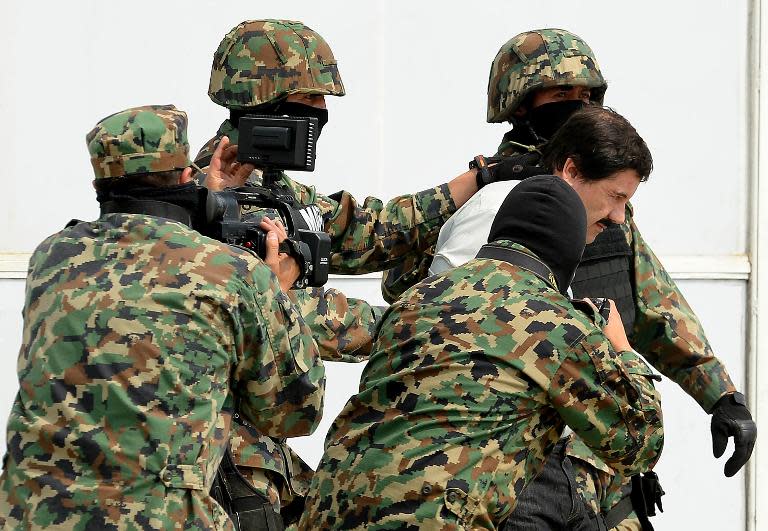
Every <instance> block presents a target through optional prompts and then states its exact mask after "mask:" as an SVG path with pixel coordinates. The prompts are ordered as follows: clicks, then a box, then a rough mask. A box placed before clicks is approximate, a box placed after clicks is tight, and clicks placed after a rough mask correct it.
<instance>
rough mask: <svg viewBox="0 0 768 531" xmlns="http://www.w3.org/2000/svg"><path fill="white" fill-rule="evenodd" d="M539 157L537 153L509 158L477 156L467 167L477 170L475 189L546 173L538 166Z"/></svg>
mask: <svg viewBox="0 0 768 531" xmlns="http://www.w3.org/2000/svg"><path fill="white" fill-rule="evenodd" d="M540 161H541V155H540V154H539V153H537V152H534V153H523V154H518V155H512V156H509V157H484V156H482V155H478V156H477V157H475V158H474V159H473V160H472V161H471V162H470V163H469V167H470V169H471V168H477V188H478V189H480V188H482V187H483V186H485V185H486V184H490V183H495V182H499V181H522V180H523V179H526V178H528V177H534V176H536V175H546V174H547V173H548V172H547V171H546V170H545V169H544V168H541V167H539V166H538V164H539V162H540Z"/></svg>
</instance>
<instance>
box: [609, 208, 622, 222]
mask: <svg viewBox="0 0 768 531" xmlns="http://www.w3.org/2000/svg"><path fill="white" fill-rule="evenodd" d="M608 219H610V220H611V221H613V222H614V223H616V224H618V225H621V224H622V223H624V220H625V219H626V216H625V215H624V205H621V206H620V207H616V208H614V209H613V210H611V213H610V214H609V215H608Z"/></svg>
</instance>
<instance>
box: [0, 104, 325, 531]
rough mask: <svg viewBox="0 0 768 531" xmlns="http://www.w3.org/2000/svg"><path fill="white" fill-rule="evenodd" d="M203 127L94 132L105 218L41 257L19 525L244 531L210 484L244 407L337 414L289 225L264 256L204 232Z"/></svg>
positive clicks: (32, 309)
mask: <svg viewBox="0 0 768 531" xmlns="http://www.w3.org/2000/svg"><path fill="white" fill-rule="evenodd" d="M186 127H187V117H186V114H184V113H183V112H181V111H179V110H177V109H176V108H174V107H173V106H170V105H166V106H146V107H137V108H132V109H128V110H125V111H122V112H119V113H116V114H113V115H111V116H109V117H107V118H105V119H104V120H102V121H100V122H99V123H98V124H97V126H96V127H95V128H94V129H93V130H92V131H91V132H90V133H89V134H88V135H87V138H86V140H87V143H88V150H89V152H90V154H91V162H92V164H93V168H94V172H95V174H96V178H95V180H94V186H95V188H96V190H97V196H98V200H99V203H100V207H101V216H100V217H99V219H98V220H96V221H93V222H82V221H77V220H73V221H72V222H71V223H70V224H69V225H68V226H67V228H65V229H64V230H63V231H61V232H59V233H57V234H54V235H53V236H50V237H49V238H47V239H46V240H45V241H44V242H43V243H42V244H40V245H39V246H38V248H37V249H36V250H35V252H34V253H33V255H32V258H31V259H30V266H29V275H28V277H27V290H26V300H25V304H24V337H23V344H22V347H21V350H20V352H19V362H18V377H19V384H20V389H19V391H18V394H17V395H16V399H15V401H14V404H13V409H12V411H11V415H10V418H9V420H8V430H7V437H8V438H7V448H8V453H7V454H6V456H5V459H4V470H3V474H2V476H0V527H2V528H3V529H43V528H45V529H49V528H56V529H138V528H141V529H147V530H166V529H193V528H194V529H215V530H225V529H226V530H232V529H233V527H232V522H231V521H230V519H229V518H228V516H227V514H226V513H225V512H224V510H223V509H222V508H221V507H220V506H219V505H218V504H217V503H215V502H214V500H213V498H212V497H211V495H210V489H211V485H212V482H213V478H214V474H215V473H216V470H217V468H218V466H219V463H220V462H221V460H222V457H223V456H224V454H225V449H226V448H227V444H228V443H229V436H230V425H231V422H232V416H233V413H232V410H233V405H234V403H237V411H238V414H239V415H241V416H242V417H244V418H245V419H246V420H247V422H249V423H250V424H252V425H253V426H256V427H257V428H258V429H259V430H261V431H262V432H263V433H266V434H269V435H271V436H273V437H278V438H279V437H292V436H299V435H307V434H310V433H311V432H312V431H313V430H314V429H315V427H316V426H317V424H318V423H319V421H320V417H321V412H322V404H323V389H324V385H325V377H324V370H323V365H322V362H321V361H320V359H319V355H318V351H317V347H316V345H315V344H314V342H313V340H312V336H311V333H310V331H309V329H308V328H307V326H306V324H305V323H304V320H303V318H302V316H301V314H300V313H299V311H298V310H297V309H296V308H295V307H294V306H293V305H292V304H291V302H290V301H289V300H288V299H287V297H286V295H285V293H284V290H287V289H288V287H289V286H291V285H292V284H293V282H294V281H295V280H296V276H297V275H296V273H297V272H298V268H297V267H295V264H293V265H294V267H291V262H293V259H292V258H290V257H288V256H287V255H279V254H278V246H279V243H280V241H281V240H282V239H284V238H285V230H284V229H283V228H282V226H281V225H280V224H279V223H276V222H272V221H270V220H265V221H264V222H263V224H262V228H263V229H264V230H265V231H267V233H268V234H267V248H268V250H267V256H266V260H265V261H262V260H261V259H259V258H258V257H256V256H255V255H253V254H251V252H250V251H248V250H246V249H241V248H236V247H230V246H228V245H225V244H223V243H220V242H218V241H215V240H211V239H210V238H206V237H204V236H202V235H201V234H200V233H198V232H196V231H195V230H193V229H192V228H191V226H190V225H191V223H192V221H193V220H194V219H195V217H196V212H197V211H198V210H199V203H200V201H201V200H202V199H201V198H202V197H204V196H205V190H201V189H199V187H198V186H196V185H195V184H194V183H193V182H191V175H192V171H191V168H189V167H188V166H189V164H190V162H189V159H188V150H189V145H188V143H187V136H186V135H187V133H186ZM221 156H222V150H219V151H217V152H216V154H215V156H214V159H215V163H214V167H215V168H216V170H215V171H222V167H221ZM224 169H226V170H227V171H230V170H229V169H228V168H224ZM230 177H231V176H230ZM262 516H263V518H264V519H265V520H268V519H269V517H270V514H269V513H266V512H265V513H264V514H263V515H262Z"/></svg>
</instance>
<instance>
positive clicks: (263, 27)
mask: <svg viewBox="0 0 768 531" xmlns="http://www.w3.org/2000/svg"><path fill="white" fill-rule="evenodd" d="M289 94H323V95H333V96H343V95H344V85H343V84H342V82H341V77H340V76H339V70H338V67H337V65H336V59H334V57H333V52H331V48H330V46H328V43H327V42H325V39H323V38H322V37H321V36H320V35H318V34H317V33H316V32H314V31H313V30H311V29H310V28H308V27H307V26H305V25H304V24H303V23H301V22H295V21H291V20H247V21H245V22H242V23H240V24H238V25H237V26H235V27H234V28H233V29H232V30H231V31H230V32H229V33H227V35H226V36H225V37H224V39H223V40H222V41H221V44H219V48H218V49H217V50H216V53H215V55H214V56H213V66H212V68H211V82H210V85H209V87H208V95H209V96H210V97H211V99H212V100H213V101H214V103H217V104H219V105H221V106H223V107H227V108H228V109H245V108H248V107H254V106H256V105H261V104H264V103H268V102H271V101H274V100H276V99H279V98H282V97H284V96H287V95H289Z"/></svg>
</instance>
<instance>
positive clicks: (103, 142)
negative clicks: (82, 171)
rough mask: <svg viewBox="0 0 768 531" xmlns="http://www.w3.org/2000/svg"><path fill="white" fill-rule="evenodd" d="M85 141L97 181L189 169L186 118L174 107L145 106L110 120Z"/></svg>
mask: <svg viewBox="0 0 768 531" xmlns="http://www.w3.org/2000/svg"><path fill="white" fill-rule="evenodd" d="M85 141H86V143H87V144H88V152H89V153H90V154H91V164H92V165H93V171H94V173H95V174H96V179H102V178H107V177H122V176H125V175H131V174H135V173H154V172H160V171H168V170H175V169H182V168H186V167H187V166H189V165H190V162H189V143H188V142H187V115H186V113H185V112H184V111H180V110H178V109H177V108H176V107H174V106H173V105H146V106H143V107H134V108H131V109H126V110H124V111H120V112H118V113H115V114H112V115H110V116H107V117H106V118H104V119H103V120H101V121H100V122H99V123H98V124H96V127H94V128H93V129H92V130H91V132H90V133H88V134H87V135H86V137H85Z"/></svg>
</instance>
